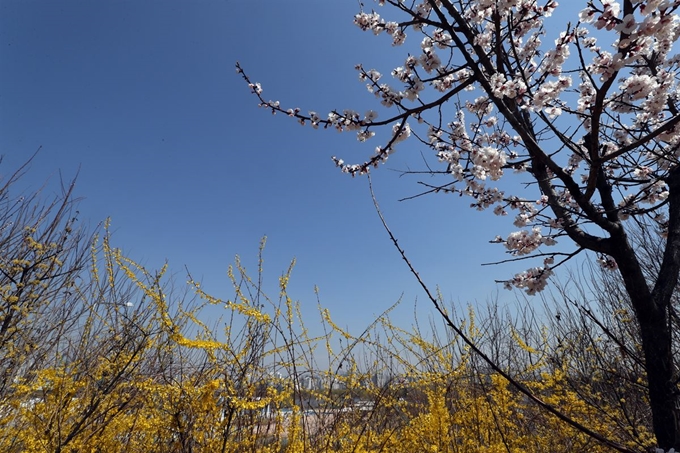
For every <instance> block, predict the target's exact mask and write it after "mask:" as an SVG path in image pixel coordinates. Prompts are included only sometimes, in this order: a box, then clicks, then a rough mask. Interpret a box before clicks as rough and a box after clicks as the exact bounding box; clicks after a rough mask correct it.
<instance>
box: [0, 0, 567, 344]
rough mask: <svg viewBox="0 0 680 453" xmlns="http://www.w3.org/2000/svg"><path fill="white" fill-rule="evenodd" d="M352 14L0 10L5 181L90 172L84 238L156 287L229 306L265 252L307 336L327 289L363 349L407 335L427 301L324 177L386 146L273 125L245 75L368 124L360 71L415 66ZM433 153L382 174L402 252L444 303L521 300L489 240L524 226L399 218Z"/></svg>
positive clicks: (142, 5)
mask: <svg viewBox="0 0 680 453" xmlns="http://www.w3.org/2000/svg"><path fill="white" fill-rule="evenodd" d="M369 3H370V2H369ZM370 7H371V5H368V8H369V9H370ZM358 9H359V7H358V2H356V1H351V0H335V1H333V0H325V1H318V0H317V1H311V0H307V1H301V0H290V1H278V0H277V1H274V0H270V1H231V0H226V1H195V2H189V1H175V0H163V1H151V0H147V1H109V2H84V1H59V2H52V1H10V0H4V1H2V2H1V3H0V64H1V69H0V153H1V154H2V155H3V156H4V162H3V163H2V165H1V166H0V172H1V173H2V174H6V173H7V172H9V171H11V170H13V169H15V168H16V167H17V166H18V165H19V164H21V163H22V162H23V161H25V160H26V159H27V158H28V157H29V156H30V155H31V154H32V153H33V152H35V150H36V149H38V147H40V146H42V151H41V152H40V153H39V154H38V156H37V157H36V159H35V160H34V162H33V165H32V168H31V171H30V173H29V174H28V176H27V178H26V179H25V180H24V183H25V184H26V185H27V186H28V187H29V188H30V187H32V188H37V187H39V186H41V185H42V184H43V183H44V182H45V181H46V180H48V179H49V180H50V181H51V182H52V183H56V182H57V181H58V177H59V176H58V172H59V171H61V173H62V174H63V175H64V177H65V178H66V179H70V178H72V177H73V176H75V175H76V173H77V172H78V171H79V176H78V184H77V195H78V196H82V197H84V200H83V202H82V203H81V205H80V211H81V219H82V221H83V222H85V223H87V224H90V225H92V226H94V225H96V224H97V223H98V222H100V221H102V220H103V219H105V218H106V217H109V216H110V217H111V218H112V230H113V231H114V244H115V245H117V246H118V247H121V248H122V249H123V250H124V251H126V252H127V253H128V255H129V256H130V257H132V258H133V259H136V260H139V261H141V262H143V263H144V264H146V265H147V266H148V267H150V268H157V267H160V266H161V265H162V264H163V262H164V261H165V260H166V259H167V260H168V261H169V263H170V268H171V269H172V270H173V271H174V272H176V273H177V275H178V278H179V279H180V280H182V281H183V280H184V278H185V277H184V266H186V267H187V268H188V269H189V270H190V271H191V272H192V273H193V274H194V276H195V277H196V278H198V279H201V280H202V281H203V282H204V284H205V287H206V288H207V289H208V291H209V292H212V293H214V294H215V295H217V296H220V297H229V296H231V294H232V292H231V291H230V290H229V282H228V280H227V277H226V270H227V267H228V265H229V264H230V263H231V262H232V261H233V257H234V255H236V254H239V255H240V256H241V257H242V258H243V260H244V262H245V263H246V264H247V265H249V266H250V267H251V268H252V270H253V271H255V270H256V266H255V263H256V255H257V249H258V243H259V240H260V238H261V237H262V236H263V235H267V236H268V243H267V248H266V252H265V267H266V276H267V278H268V283H267V286H268V288H269V291H270V293H272V294H273V295H276V293H277V288H276V283H277V277H278V276H279V275H280V273H281V272H282V271H283V270H284V269H285V268H286V267H287V265H288V263H289V261H290V260H291V259H292V258H293V257H296V258H297V267H296V269H295V271H294V273H293V279H292V282H291V293H292V295H293V297H294V298H296V299H298V300H300V302H301V303H302V305H303V309H304V312H305V314H306V315H307V314H309V315H308V316H307V317H308V319H309V320H310V321H313V319H314V318H313V317H314V316H315V314H314V313H315V311H316V299H315V296H314V293H313V288H314V285H317V286H318V287H319V288H320V295H321V302H322V304H323V305H324V306H326V307H328V308H330V309H331V312H332V313H333V315H334V317H335V318H336V320H337V322H338V323H339V324H341V325H343V326H350V327H351V328H352V330H355V331H360V330H361V329H363V327H364V326H365V325H367V324H368V323H369V322H370V321H371V319H372V318H373V316H374V315H375V314H377V313H380V312H381V311H382V310H384V309H385V308H387V307H388V306H389V305H391V304H392V303H393V302H395V301H396V300H397V299H398V298H399V297H400V295H401V294H402V293H403V294H404V306H403V307H402V309H401V310H399V311H398V312H397V313H396V314H395V321H397V322H398V323H401V324H402V325H406V326H407V325H409V324H410V322H411V318H412V315H413V302H414V301H415V299H416V297H418V298H419V300H420V302H419V306H418V310H419V311H421V312H422V313H424V314H426V313H428V312H429V311H430V307H429V305H427V304H426V301H425V299H424V297H423V294H422V292H421V291H420V290H419V288H418V287H417V285H416V282H415V280H414V278H413V277H412V276H410V274H409V272H408V270H407V268H406V266H405V265H404V263H403V262H402V261H401V260H400V258H399V256H398V254H397V252H396V250H395V249H394V248H393V246H392V245H391V243H390V242H389V239H388V237H387V235H386V234H385V232H384V231H383V230H382V226H381V225H380V222H379V219H378V217H377V215H376V214H375V212H374V210H373V207H372V203H371V199H370V196H369V192H368V188H367V181H366V179H365V178H356V179H352V178H350V177H349V176H347V175H344V174H341V173H340V172H339V171H338V170H337V169H336V168H335V167H334V165H333V163H332V161H331V159H330V156H332V155H338V156H341V157H343V158H344V159H345V160H346V161H350V162H351V161H359V160H362V159H363V158H365V157H366V156H367V155H368V153H370V152H371V151H370V150H371V149H372V147H374V146H375V145H376V143H373V144H372V145H371V146H369V147H366V146H360V145H359V144H358V142H357V141H356V139H355V137H354V135H353V134H348V135H341V134H338V133H337V132H335V131H314V130H312V129H311V128H302V127H300V126H299V125H297V124H295V123H294V122H293V121H289V119H288V118H285V117H283V116H280V115H279V116H275V117H272V115H271V114H270V113H268V112H267V111H265V110H262V109H259V108H258V107H257V100H256V98H255V97H254V96H252V95H251V94H250V93H249V90H248V88H247V86H246V85H245V84H244V83H243V82H242V80H241V79H240V77H239V76H238V74H236V72H235V70H234V64H235V62H236V61H237V60H238V61H240V62H241V64H242V65H243V67H244V68H246V70H247V71H248V73H249V75H250V76H251V77H252V78H253V79H254V80H256V81H259V82H261V83H262V85H263V87H264V90H265V91H264V95H265V97H267V98H272V99H278V100H280V101H281V102H282V104H285V105H287V106H291V107H295V106H299V107H301V108H302V110H303V111H308V110H315V111H317V112H320V113H324V114H325V112H328V111H329V110H331V109H333V108H337V109H340V110H342V109H344V108H353V109H356V110H359V111H364V110H366V109H368V108H371V107H373V106H374V104H373V102H374V101H373V98H372V97H371V96H370V95H369V94H368V93H367V92H366V90H365V88H364V84H363V83H361V82H359V81H358V78H357V73H356V72H355V70H354V65H356V64H357V63H363V64H364V66H365V67H367V68H372V67H375V68H377V69H379V70H380V71H381V72H383V73H384V74H389V71H390V70H391V69H392V68H393V67H395V66H397V65H399V64H401V62H402V61H403V58H404V56H405V55H404V50H403V49H397V50H393V49H392V48H391V47H390V44H389V40H388V38H387V37H386V36H381V37H374V36H372V34H370V33H363V32H361V31H360V30H359V29H358V28H357V27H355V26H354V25H353V24H352V19H353V16H354V14H355V13H356V12H358ZM572 10H573V9H572ZM565 22H566V18H565ZM418 42H419V39H418V40H417V41H416V44H417V43H418ZM407 143H408V142H407ZM420 151H424V152H426V153H427V150H423V149H421V147H418V146H416V145H415V143H414V144H411V145H410V146H404V145H402V146H401V148H400V152H399V153H397V154H396V155H395V156H394V158H393V159H391V160H390V162H389V164H388V165H387V166H385V167H382V168H381V169H380V170H379V171H377V172H375V180H374V183H375V185H376V191H377V193H378V196H379V200H380V202H381V204H382V207H383V209H384V213H385V215H386V217H387V220H388V222H389V223H390V225H391V227H392V229H393V231H394V232H395V233H396V234H397V236H398V237H399V239H400V243H401V245H402V246H404V247H405V249H406V250H407V252H408V254H409V256H410V257H411V259H412V261H413V263H414V264H415V265H416V266H417V267H418V269H419V271H420V273H421V275H422V276H423V278H424V279H425V280H426V281H427V282H428V283H430V284H431V285H432V286H433V287H434V285H437V284H438V285H440V287H441V290H442V293H443V294H444V296H445V297H446V298H448V299H449V301H451V302H456V303H460V304H462V305H463V306H464V305H465V304H466V303H467V302H471V303H474V302H475V300H477V301H480V302H483V301H485V300H486V299H487V298H488V297H489V296H490V295H492V294H494V293H495V292H496V291H497V290H500V295H499V297H500V298H501V300H504V301H506V300H507V301H512V300H514V298H515V296H514V295H513V293H511V292H506V291H504V290H502V289H501V288H500V286H499V285H497V284H495V283H494V282H493V281H494V279H502V278H509V277H511V276H512V274H513V273H514V272H516V271H519V270H521V269H523V268H524V267H525V265H524V264H520V265H516V264H513V265H509V266H495V267H481V264H482V263H484V262H489V261H496V260H500V259H503V258H505V257H506V255H504V253H503V247H502V246H499V245H494V244H489V243H488V242H487V241H488V240H490V239H492V238H493V237H494V236H495V235H497V234H500V235H503V236H505V235H507V233H509V232H510V231H512V230H513V229H514V228H513V227H512V218H511V216H509V217H506V218H497V217H495V216H493V215H492V214H491V213H478V212H476V211H474V210H471V209H470V208H469V207H468V205H469V200H466V199H461V198H458V197H451V196H444V195H438V196H436V195H435V196H429V197H422V198H419V199H417V200H414V201H408V202H398V201H397V200H398V199H400V198H402V197H404V196H408V195H413V194H415V193H417V191H418V186H417V185H416V180H415V179H409V178H401V179H400V178H398V174H397V173H396V172H393V171H390V169H404V168H406V167H407V166H408V165H411V166H417V165H418V164H419V163H420V159H421V158H420ZM50 187H53V186H50ZM48 193H49V189H48ZM536 264H538V263H536Z"/></svg>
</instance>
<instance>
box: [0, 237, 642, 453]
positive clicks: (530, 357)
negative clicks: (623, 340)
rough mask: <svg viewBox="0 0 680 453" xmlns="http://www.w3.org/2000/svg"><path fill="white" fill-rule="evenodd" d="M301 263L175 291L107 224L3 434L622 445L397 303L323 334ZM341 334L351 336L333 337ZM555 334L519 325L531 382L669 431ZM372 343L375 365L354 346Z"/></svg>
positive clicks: (430, 445)
mask: <svg viewBox="0 0 680 453" xmlns="http://www.w3.org/2000/svg"><path fill="white" fill-rule="evenodd" d="M30 246H31V247H32V248H34V249H35V247H36V246H35V244H32V245H30ZM291 270H292V266H291V268H290V269H289V270H288V271H287V272H286V273H285V274H284V275H283V276H282V277H281V279H280V296H279V298H278V299H277V300H272V299H269V298H268V297H266V296H265V295H264V294H263V293H262V288H260V287H259V283H257V282H259V281H260V279H251V278H250V277H249V276H248V274H247V273H246V270H245V269H244V268H243V267H242V266H241V264H240V262H239V261H238V260H237V261H236V265H235V267H234V268H232V269H231V270H230V272H229V276H230V278H231V280H232V283H233V286H234V290H235V292H234V294H235V297H234V299H233V300H228V301H223V300H219V299H216V298H214V297H212V296H210V295H208V294H206V293H205V292H204V291H203V290H202V289H201V287H200V285H199V284H197V283H195V282H193V281H190V282H189V290H188V291H186V292H185V293H182V294H177V293H173V292H168V289H167V288H169V285H168V284H167V283H168V282H166V281H165V278H164V273H165V269H163V270H161V271H160V272H158V273H151V272H149V271H147V270H146V269H144V268H143V267H142V266H140V265H138V264H137V263H135V262H134V261H132V260H130V259H128V258H126V257H124V256H123V255H122V254H121V253H120V251H119V250H117V249H114V248H112V247H111V246H110V243H109V238H108V235H107V236H105V237H104V239H103V240H101V241H98V240H96V239H95V241H94V243H93V247H92V249H91V252H90V264H89V278H88V279H84V278H81V279H79V280H77V283H74V284H73V285H69V286H68V287H67V288H65V289H64V292H63V293H62V294H60V296H61V297H62V298H63V299H64V300H66V299H68V300H69V301H70V302H69V304H70V305H71V306H74V307H76V306H77V307H80V309H78V310H74V311H72V312H70V313H71V315H72V316H73V318H72V319H70V320H68V322H66V323H62V331H61V333H60V335H59V337H58V341H55V342H53V344H52V345H51V348H50V349H49V350H47V351H43V352H42V354H44V355H45V357H44V358H43V360H42V361H41V362H40V363H41V364H42V366H40V367H38V368H33V369H26V370H24V371H23V372H22V370H19V371H18V372H17V373H16V374H15V375H14V376H13V378H12V381H11V382H10V383H8V384H7V385H6V387H5V389H4V391H3V393H2V399H1V400H0V401H1V402H2V406H1V407H0V450H1V451H4V452H36V453H38V452H76V451H77V452H117V451H118V452H140V453H141V452H144V453H147V452H170V451H172V452H236V451H252V452H284V451H285V452H314V451H342V452H344V451H353V452H381V451H384V452H405V453H406V452H409V453H410V452H421V451H422V452H525V451H534V452H575V451H579V452H585V451H588V452H600V451H601V452H604V451H610V450H609V447H605V446H602V445H601V444H600V443H598V442H596V441H594V440H593V439H592V438H591V437H589V436H587V435H586V434H583V433H581V432H579V431H578V430H576V429H574V428H570V427H568V426H566V425H565V424H564V423H563V422H562V421H560V420H558V419H557V418H556V417H554V416H552V415H549V414H547V413H545V412H544V411H543V410H542V409H540V408H539V407H537V406H536V405H535V404H534V403H532V402H531V401H529V400H528V399H527V398H526V396H525V395H524V394H522V393H521V392H518V391H517V390H516V389H515V388H513V387H512V386H510V385H509V384H508V382H507V381H506V380H505V379H504V378H502V377H501V376H499V375H498V374H497V373H493V372H488V371H485V369H484V364H483V363H482V362H480V360H479V359H478V358H476V357H475V356H474V355H473V354H471V353H470V351H469V350H468V349H467V348H466V347H464V346H462V345H460V344H459V342H458V341H457V339H456V338H452V337H447V338H446V339H445V340H442V339H441V338H439V337H437V336H434V339H428V338H427V337H428V335H426V334H422V333H421V332H419V331H417V330H414V331H406V330H403V329H400V328H398V327H396V326H393V325H392V324H391V323H390V321H389V316H388V315H387V314H386V315H384V316H383V317H381V318H380V319H378V320H376V322H375V324H374V325H373V326H372V327H371V329H369V330H367V331H366V333H365V334H364V335H362V336H360V337H355V336H353V335H352V334H351V333H349V332H346V331H343V330H342V329H340V328H339V327H338V326H336V325H335V324H334V323H333V321H332V319H331V318H330V315H329V314H328V312H326V311H324V312H323V313H322V321H321V322H323V323H325V324H326V327H327V331H328V334H327V336H325V337H323V338H316V339H313V338H309V337H308V336H307V334H306V329H305V327H304V324H302V321H301V319H300V316H299V310H298V307H297V304H296V303H294V302H293V301H292V300H291V299H290V297H289V296H288V293H287V284H288V281H289V278H290V272H291ZM261 271H262V269H261V268H260V272H261ZM67 293H68V294H67ZM192 293H193V294H192ZM73 298H76V299H77V300H76V301H73V300H72V299H73ZM58 300H59V299H58V298H57V299H55V302H53V303H52V306H53V307H54V309H55V310H59V308H58ZM132 301H134V302H132ZM47 304H48V301H41V302H38V303H34V305H33V306H35V307H43V306H44V305H47ZM208 305H209V306H213V309H214V308H215V306H218V307H222V308H223V309H224V310H225V318H224V320H226V321H225V322H224V324H225V326H226V327H225V328H224V329H223V330H221V331H219V332H218V331H215V330H213V328H211V327H210V326H207V325H205V324H203V323H202V322H201V321H200V311H201V309H203V308H204V307H205V306H208ZM29 308H30V306H29ZM4 316H7V315H6V314H5V315H4ZM46 316H47V315H46ZM50 319H52V321H54V319H53V318H49V317H48V318H47V319H46V321H48V320H50ZM469 319H470V321H469V323H470V325H469V326H468V331H469V333H470V335H471V337H473V338H475V339H476V340H478V341H480V343H481V342H483V341H484V335H483V334H481V333H480V330H479V329H478V328H477V327H476V326H475V325H474V316H473V313H470V316H469ZM34 322H39V318H35V320H34ZM513 332H515V331H514V330H513ZM333 336H339V337H341V338H343V340H347V341H345V344H346V345H347V346H345V347H344V348H341V350H338V351H335V352H333V351H332V348H331V345H332V344H334V343H333ZM430 336H431V335H430ZM539 337H540V338H542V339H543V341H542V342H539V343H542V346H541V347H536V346H531V345H529V344H528V342H527V340H525V339H522V337H521V335H519V334H518V333H516V332H515V333H514V334H513V335H511V336H510V341H509V342H508V344H506V345H505V347H507V348H508V356H510V354H512V355H513V357H515V360H514V362H513V365H512V368H513V369H511V370H509V371H510V372H512V374H513V375H514V376H515V377H516V378H517V379H518V380H519V381H520V382H521V383H522V384H523V385H525V386H526V387H527V388H529V389H530V390H531V391H532V392H533V393H534V394H535V395H537V396H539V397H540V398H542V399H543V400H544V401H545V402H547V403H549V404H550V405H552V406H553V407H555V408H557V409H559V410H560V411H561V412H563V413H564V414H566V415H568V416H569V417H571V418H572V419H574V420H576V421H577V422H579V423H581V424H583V425H585V426H587V427H588V428H589V429H591V430H593V431H595V432H597V433H599V434H601V435H603V436H605V437H607V438H609V439H613V440H616V441H617V442H619V443H621V444H622V445H624V446H626V447H627V448H630V449H631V450H632V451H634V450H636V449H637V450H642V449H643V448H644V447H646V446H649V445H651V444H653V440H654V439H653V437H652V436H650V434H649V430H648V422H649V421H648V420H646V419H644V418H643V417H640V418H638V419H631V418H630V414H629V413H628V412H626V406H625V404H624V402H622V401H619V400H612V398H610V396H609V395H603V394H601V392H602V391H603V390H602V386H599V389H598V382H597V376H596V375H592V376H590V378H589V379H588V380H583V379H581V378H579V376H577V375H576V374H574V373H575V372H574V370H573V369H572V368H571V367H570V361H569V360H570V357H569V356H568V351H567V353H566V355H565V354H564V353H563V355H562V357H561V362H559V363H557V362H555V361H554V360H553V359H554V357H555V354H554V347H553V346H552V345H551V343H550V341H549V337H550V335H549V333H548V332H545V331H544V332H543V333H542V335H539ZM376 338H384V340H383V341H380V342H379V341H377V340H375V339H376ZM324 344H325V345H326V346H327V347H328V348H329V357H330V358H331V363H330V366H329V367H327V368H326V369H324V370H320V369H318V367H317V366H316V365H315V362H314V360H315V359H314V349H315V348H316V347H317V346H319V345H324ZM562 347H563V349H564V346H562ZM359 349H361V350H362V352H363V354H364V356H365V355H368V356H372V357H374V358H375V360H374V362H373V364H372V365H370V364H369V365H368V366H367V365H366V364H364V365H363V368H362V367H361V366H359V364H358V363H356V362H354V361H353V359H352V357H353V355H352V352H353V351H354V350H359ZM399 351H400V352H399ZM404 351H407V353H404ZM398 352H399V353H398ZM27 354H28V353H27ZM11 357H14V356H13V355H12V356H10V359H11ZM10 359H8V358H7V355H6V356H5V357H3V360H10ZM339 363H343V369H344V370H346V371H344V372H342V373H340V372H339V370H340V367H338V366H337V365H338V364H339ZM388 363H389V366H387V364H388ZM395 363H396V365H395ZM334 369H336V370H338V372H333V370H334ZM328 370H330V371H328ZM579 379H581V381H579ZM576 383H578V385H575V384H576ZM605 390H606V389H605ZM624 419H625V420H627V422H628V423H627V424H622V423H621V420H624Z"/></svg>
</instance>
